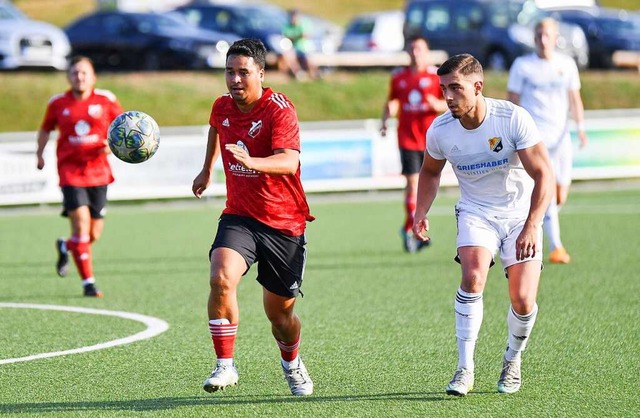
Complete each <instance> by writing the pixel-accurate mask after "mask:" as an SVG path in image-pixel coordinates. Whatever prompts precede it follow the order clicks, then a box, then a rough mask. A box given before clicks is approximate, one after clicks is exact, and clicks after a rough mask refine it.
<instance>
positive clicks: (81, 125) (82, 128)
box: [73, 119, 91, 136]
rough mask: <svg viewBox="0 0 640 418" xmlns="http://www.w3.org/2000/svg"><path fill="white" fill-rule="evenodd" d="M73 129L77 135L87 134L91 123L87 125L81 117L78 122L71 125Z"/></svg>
mask: <svg viewBox="0 0 640 418" xmlns="http://www.w3.org/2000/svg"><path fill="white" fill-rule="evenodd" d="M73 130H74V131H75V133H76V134H77V135H79V136H84V135H86V134H88V133H89V131H91V125H89V124H88V123H87V122H86V121H84V120H82V119H81V120H79V121H78V122H76V125H75V126H74V127H73Z"/></svg>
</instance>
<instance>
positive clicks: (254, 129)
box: [249, 120, 262, 138]
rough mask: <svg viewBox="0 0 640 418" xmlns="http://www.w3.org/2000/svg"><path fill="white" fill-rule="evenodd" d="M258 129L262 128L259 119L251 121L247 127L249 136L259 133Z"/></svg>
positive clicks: (252, 136)
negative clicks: (248, 127) (249, 126)
mask: <svg viewBox="0 0 640 418" xmlns="http://www.w3.org/2000/svg"><path fill="white" fill-rule="evenodd" d="M260 129H262V121H261V120H259V121H257V122H251V128H250V129H249V136H250V137H251V138H255V137H256V136H257V135H258V134H259V133H260Z"/></svg>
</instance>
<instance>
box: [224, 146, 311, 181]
mask: <svg viewBox="0 0 640 418" xmlns="http://www.w3.org/2000/svg"><path fill="white" fill-rule="evenodd" d="M225 149H226V150H228V151H229V152H231V154H232V155H233V158H235V159H236V161H238V162H239V163H240V164H242V166H243V167H244V168H246V169H249V170H254V171H257V172H259V173H265V174H274V175H293V174H295V173H296V172H297V171H298V166H299V165H300V152H299V151H298V150H294V149H276V150H274V151H273V155H270V156H268V157H262V158H259V157H252V156H250V155H249V153H248V152H247V150H246V149H244V148H243V147H240V146H238V145H236V144H226V145H225Z"/></svg>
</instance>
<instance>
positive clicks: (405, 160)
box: [400, 148, 424, 176]
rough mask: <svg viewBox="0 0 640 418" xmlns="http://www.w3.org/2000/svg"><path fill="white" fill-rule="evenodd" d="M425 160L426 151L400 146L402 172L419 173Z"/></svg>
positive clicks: (406, 173) (405, 173)
mask: <svg viewBox="0 0 640 418" xmlns="http://www.w3.org/2000/svg"><path fill="white" fill-rule="evenodd" d="M423 161H424V151H413V150H408V149H403V148H400V163H401V164H402V174H403V175H405V176H406V175H409V174H418V173H419V172H420V169H421V168H422V162H423Z"/></svg>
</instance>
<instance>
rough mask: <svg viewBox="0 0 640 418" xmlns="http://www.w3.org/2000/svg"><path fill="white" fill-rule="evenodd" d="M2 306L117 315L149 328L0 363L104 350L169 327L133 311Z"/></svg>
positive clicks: (140, 338)
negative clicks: (91, 343)
mask: <svg viewBox="0 0 640 418" xmlns="http://www.w3.org/2000/svg"><path fill="white" fill-rule="evenodd" d="M0 308H17V309H40V310H46V311H65V312H76V313H83V314H91V315H106V316H117V317H119V318H124V319H131V320H133V321H138V322H142V323H143V324H145V325H146V326H147V329H145V330H144V331H141V332H138V333H137V334H133V335H130V336H128V337H124V338H118V339H116V340H111V341H107V342H104V343H99V344H95V345H88V346H85V347H79V348H74V349H71V350H64V351H52V352H50V353H39V354H34V355H31V356H26V357H16V358H8V359H2V360H0V364H10V363H19V362H21V361H30V360H38V359H42V358H49V357H57V356H66V355H69V354H78V353H86V352H89V351H96V350H102V349H105V348H110V347H116V346H119V345H125V344H131V343H133V342H136V341H140V340H146V339H149V338H153V337H155V336H156V335H159V334H162V333H163V332H165V331H166V330H168V329H169V324H168V323H167V322H165V321H163V320H162V319H158V318H154V317H152V316H146V315H140V314H136V313H131V312H121V311H108V310H105V309H92V308H81V307H78V306H60V305H37V304H30V303H1V302H0Z"/></svg>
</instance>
